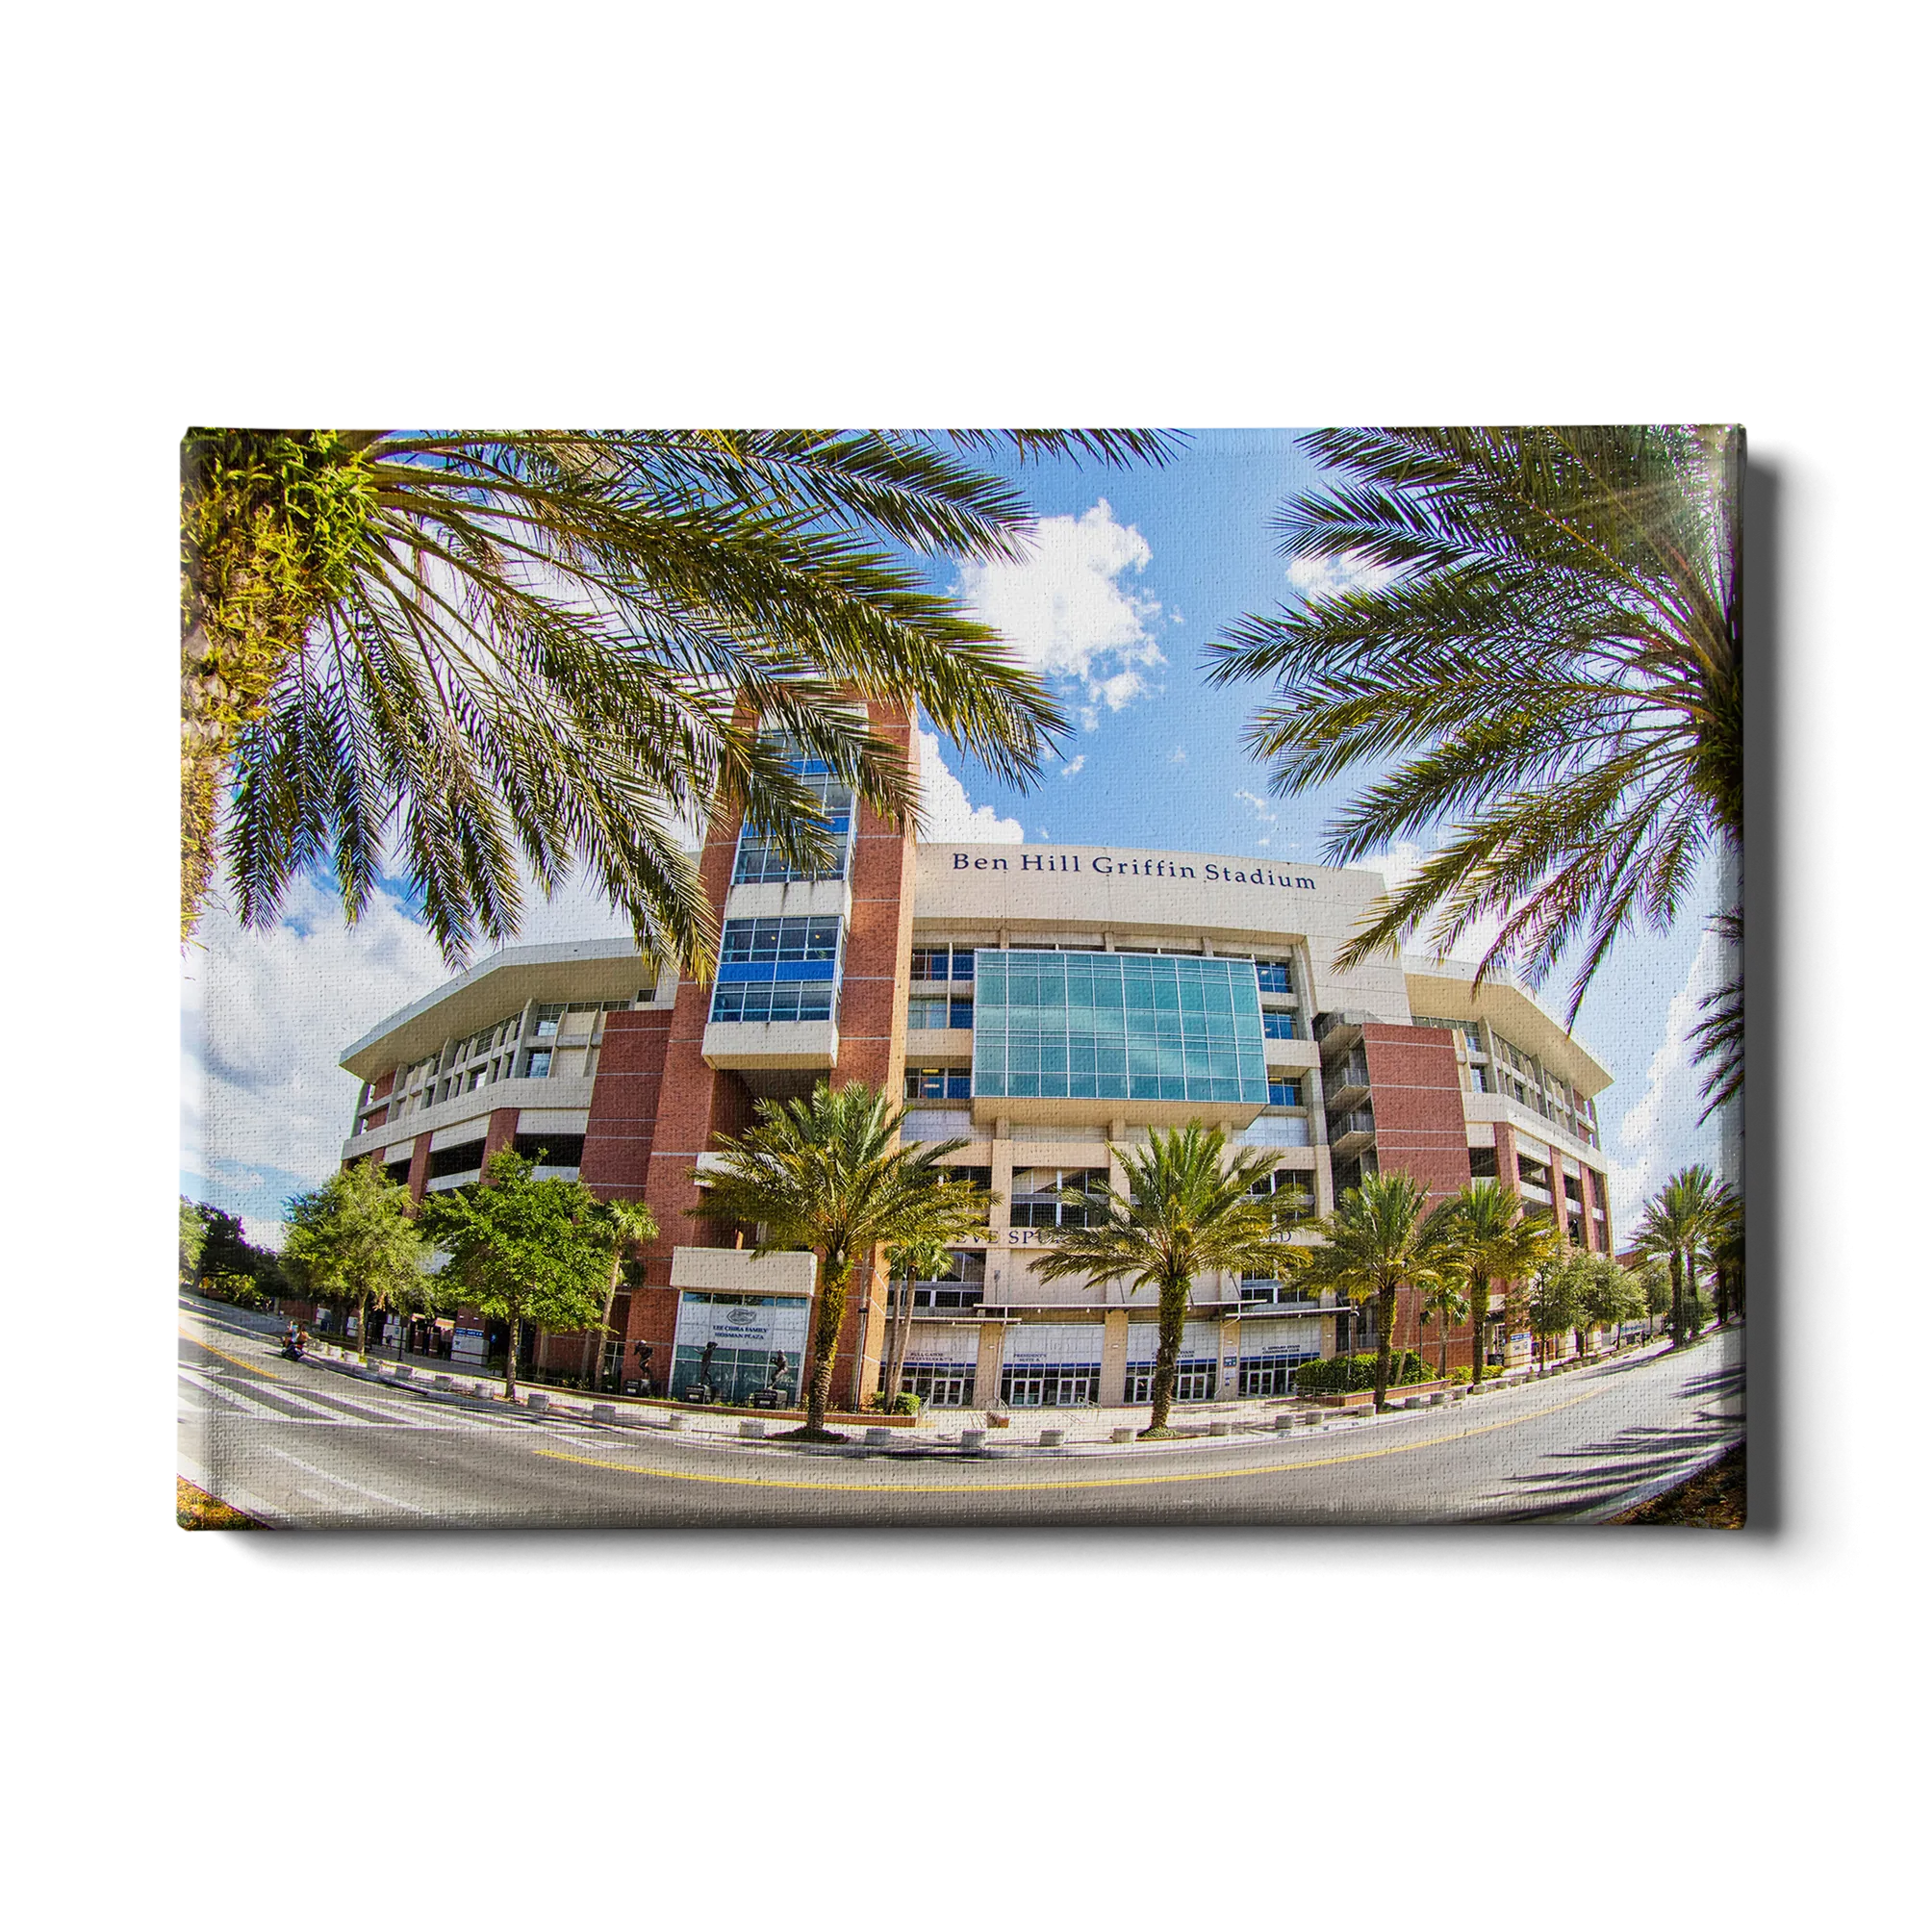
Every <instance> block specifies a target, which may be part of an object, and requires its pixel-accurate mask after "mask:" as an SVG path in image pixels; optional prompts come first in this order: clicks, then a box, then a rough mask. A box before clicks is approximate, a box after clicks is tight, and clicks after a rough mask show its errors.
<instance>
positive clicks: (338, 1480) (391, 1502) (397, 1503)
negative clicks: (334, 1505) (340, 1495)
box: [268, 1449, 431, 1516]
mask: <svg viewBox="0 0 1932 1932" xmlns="http://www.w3.org/2000/svg"><path fill="white" fill-rule="evenodd" d="M268 1453H269V1455H271V1456H279V1457H280V1458H281V1459H282V1461H283V1462H287V1463H290V1464H291V1465H292V1467H294V1468H297V1469H300V1470H301V1471H302V1472H303V1473H304V1474H305V1475H310V1476H319V1477H320V1478H321V1480H322V1481H323V1482H324V1483H334V1484H335V1485H337V1487H340V1488H343V1489H352V1490H354V1492H355V1493H356V1494H357V1495H358V1496H367V1497H368V1498H369V1501H370V1502H372V1503H382V1504H385V1505H387V1507H389V1508H390V1509H392V1510H407V1511H408V1512H409V1513H410V1514H411V1515H412V1516H426V1515H429V1514H431V1512H430V1511H428V1510H425V1509H423V1508H421V1507H420V1506H419V1504H416V1503H405V1502H404V1501H403V1500H402V1499H401V1497H399V1496H385V1495H384V1494H383V1493H382V1491H381V1490H380V1489H366V1488H364V1487H363V1486H362V1485H361V1484H360V1483H351V1482H350V1481H349V1479H348V1478H347V1477H346V1476H338V1475H337V1474H336V1473H335V1472H334V1471H333V1470H330V1469H318V1468H317V1467H316V1465H315V1464H314V1463H313V1462H303V1461H302V1460H301V1458H300V1457H299V1456H291V1455H290V1454H289V1452H288V1451H287V1450H286V1449H270V1450H269V1451H268ZM303 1493H304V1494H306V1493H307V1492H306V1491H304V1492H303ZM311 1500H312V1501H315V1502H320V1501H321V1500H322V1499H321V1498H320V1497H319V1496H317V1497H313V1498H312V1499H311Z"/></svg>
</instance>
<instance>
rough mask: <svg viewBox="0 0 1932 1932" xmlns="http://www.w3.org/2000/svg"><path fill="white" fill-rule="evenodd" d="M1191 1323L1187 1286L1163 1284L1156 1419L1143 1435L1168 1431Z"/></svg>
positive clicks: (1156, 1360) (1156, 1377)
mask: <svg viewBox="0 0 1932 1932" xmlns="http://www.w3.org/2000/svg"><path fill="white" fill-rule="evenodd" d="M1186 1322H1187V1283H1186V1282H1185V1281H1182V1282H1181V1283H1179V1284H1176V1283H1173V1282H1163V1283H1162V1284H1160V1343H1159V1346H1158V1348H1157V1350H1156V1352H1155V1357H1154V1419H1153V1420H1152V1421H1151V1422H1150V1423H1149V1424H1148V1425H1147V1427H1146V1428H1145V1429H1144V1430H1142V1432H1141V1434H1142V1435H1143V1436H1158V1435H1161V1434H1163V1433H1164V1432H1165V1430H1166V1428H1167V1416H1168V1411H1169V1410H1170V1408H1171V1407H1172V1405H1173V1402H1174V1378H1175V1371H1176V1369H1177V1367H1178V1366H1179V1364H1180V1361H1181V1335H1182V1330H1183V1329H1184V1328H1185V1326H1186Z"/></svg>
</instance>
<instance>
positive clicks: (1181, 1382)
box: [1127, 1356, 1218, 1403]
mask: <svg viewBox="0 0 1932 1932" xmlns="http://www.w3.org/2000/svg"><path fill="white" fill-rule="evenodd" d="M1217 1367H1218V1364H1217V1363H1216V1362H1215V1361H1214V1360H1212V1359H1211V1358H1209V1359H1208V1360H1200V1359H1198V1358H1196V1359H1191V1360H1190V1359H1189V1358H1188V1357H1186V1356H1182V1359H1181V1360H1179V1361H1178V1362H1176V1363H1175V1364H1174V1400H1175V1401H1176V1402H1211V1401H1213V1399H1214V1385H1215V1382H1216V1379H1217V1378H1216V1369H1217ZM1127 1399H1128V1401H1129V1402H1134V1403H1138V1402H1152V1401H1153V1400H1154V1364H1153V1363H1152V1362H1151V1361H1131V1362H1129V1363H1128V1365H1127Z"/></svg>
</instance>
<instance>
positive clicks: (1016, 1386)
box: [1000, 1361, 1100, 1409]
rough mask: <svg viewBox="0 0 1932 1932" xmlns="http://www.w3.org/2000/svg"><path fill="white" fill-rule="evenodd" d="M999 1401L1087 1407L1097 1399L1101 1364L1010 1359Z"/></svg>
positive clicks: (1002, 1373)
mask: <svg viewBox="0 0 1932 1932" xmlns="http://www.w3.org/2000/svg"><path fill="white" fill-rule="evenodd" d="M1000 1400H1001V1401H1002V1402H1004V1403H1005V1404H1006V1405H1007V1407H1008V1408H1011V1409H1087V1408H1091V1407H1092V1406H1093V1405H1094V1404H1095V1403H1097V1402H1098V1401H1099V1400H1100V1363H1099V1362H1097V1361H1082V1362H1024V1361H1009V1362H1008V1363H1007V1364H1006V1366H1005V1367H1004V1368H1003V1369H1002V1370H1001V1371H1000Z"/></svg>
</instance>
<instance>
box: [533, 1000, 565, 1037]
mask: <svg viewBox="0 0 1932 1932" xmlns="http://www.w3.org/2000/svg"><path fill="white" fill-rule="evenodd" d="M564 1011H565V1009H564V1008H563V1007H562V1006H560V1005H559V1006H539V1007H538V1008H537V1038H538V1039H540V1040H547V1039H549V1038H551V1037H552V1035H554V1034H555V1032H556V1030H557V1029H558V1027H559V1026H561V1025H562V1024H563V1018H564Z"/></svg>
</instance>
